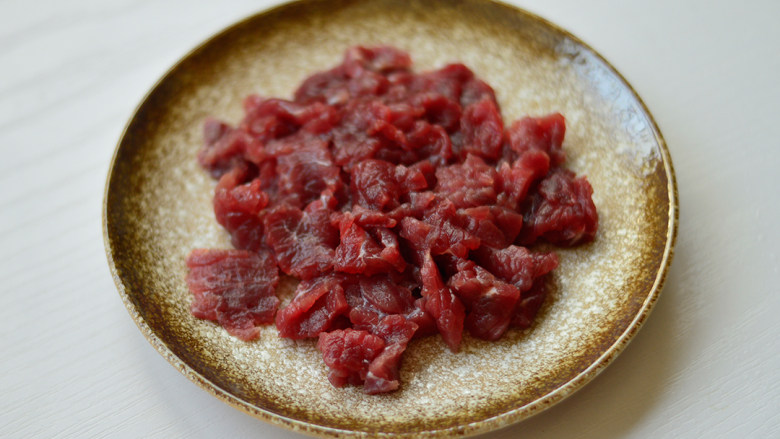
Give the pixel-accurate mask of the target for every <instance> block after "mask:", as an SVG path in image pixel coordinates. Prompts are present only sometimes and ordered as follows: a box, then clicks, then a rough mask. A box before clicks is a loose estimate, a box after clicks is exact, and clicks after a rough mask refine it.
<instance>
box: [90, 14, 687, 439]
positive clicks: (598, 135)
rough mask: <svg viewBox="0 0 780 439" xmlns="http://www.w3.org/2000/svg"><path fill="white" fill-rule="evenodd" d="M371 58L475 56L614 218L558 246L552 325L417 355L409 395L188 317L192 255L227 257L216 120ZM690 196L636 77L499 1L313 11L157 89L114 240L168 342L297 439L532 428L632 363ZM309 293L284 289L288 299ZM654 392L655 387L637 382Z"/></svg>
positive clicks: (111, 215) (243, 40)
mask: <svg viewBox="0 0 780 439" xmlns="http://www.w3.org/2000/svg"><path fill="white" fill-rule="evenodd" d="M354 44H391V45H395V46H398V47H400V48H403V49H406V50H408V51H410V52H411V54H412V56H413V59H414V60H415V66H416V68H418V69H427V68H433V67H438V66H442V65H443V64H444V63H446V62H448V61H462V62H464V63H466V64H467V65H469V66H470V67H472V68H473V69H474V70H475V71H476V72H477V74H478V75H479V76H481V77H483V78H484V79H485V80H487V82H488V83H490V84H492V85H493V86H494V87H495V89H496V92H497V95H498V98H499V102H500V104H501V106H502V109H503V112H504V116H505V118H506V120H507V121H509V120H512V119H515V118H518V117H520V116H522V115H524V114H532V115H541V114H544V113H548V112H551V111H560V112H562V113H563V114H564V115H565V116H566V118H567V122H568V123H567V134H566V140H565V143H564V147H565V149H566V152H567V154H568V157H569V160H568V162H567V166H568V167H569V168H571V169H573V170H574V171H576V172H577V173H580V174H586V175H587V176H588V178H589V180H590V182H591V184H592V185H593V188H594V190H595V194H594V196H593V198H594V201H595V203H596V206H597V208H598V211H599V216H600V229H599V232H598V234H597V237H596V240H595V242H593V243H592V244H590V245H587V246H584V247H580V248H576V249H571V250H561V251H559V254H560V256H561V266H560V268H559V269H558V270H556V271H555V275H554V288H553V294H552V295H551V297H550V298H549V300H548V301H547V302H546V304H545V306H544V308H543V309H542V311H541V313H540V315H539V317H538V318H537V322H536V324H535V325H534V326H533V327H532V328H530V329H528V330H526V331H517V330H513V331H510V332H509V333H508V334H507V335H506V336H505V337H504V338H503V339H502V340H500V341H499V342H495V343H488V342H483V341H479V340H475V339H472V338H469V337H468V336H466V337H465V339H464V343H463V348H462V350H461V352H460V353H457V354H453V353H451V352H449V351H448V350H447V349H446V348H445V346H444V344H443V343H442V341H441V339H440V338H439V337H432V338H428V339H424V340H418V341H415V342H413V343H412V344H411V345H410V347H409V349H408V351H407V353H406V355H405V358H404V363H403V367H402V370H401V377H402V388H401V390H400V391H398V392H395V393H392V394H388V395H379V396H368V395H364V394H363V393H362V392H361V391H360V389H359V388H353V387H347V388H343V389H336V388H334V387H332V386H331V385H330V384H329V383H328V382H327V379H326V367H325V365H324V364H323V362H322V360H321V357H320V355H319V353H318V352H317V350H316V348H315V346H314V342H312V341H303V342H295V341H291V340H282V339H280V338H279V337H278V336H277V332H276V329H275V328H274V327H273V326H269V327H267V328H266V329H264V330H263V331H262V335H261V337H260V339H259V340H257V341H255V342H251V343H246V342H242V341H240V340H238V339H236V338H233V337H231V336H229V335H228V334H227V333H226V332H225V331H224V330H223V329H222V328H220V327H218V326H216V325H214V324H213V323H210V322H206V321H202V320H198V319H195V318H194V317H192V316H191V315H190V313H189V305H190V296H189V293H188V291H187V287H186V285H185V283H184V276H185V273H186V268H185V264H184V260H185V257H186V255H187V253H188V252H189V251H190V250H191V249H193V248H196V247H229V242H228V239H227V235H226V233H225V232H224V231H223V230H222V229H221V228H220V227H219V226H218V225H217V223H216V221H215V220H214V215H213V212H212V209H211V198H212V193H213V187H214V182H213V181H212V180H211V179H210V178H209V177H208V176H207V175H206V173H205V172H203V171H202V170H201V169H200V168H199V167H198V165H197V163H196V159H195V156H196V153H197V150H198V148H199V147H200V144H201V138H200V133H201V125H202V121H203V118H204V117H205V116H207V115H215V116H217V117H220V118H223V119H226V120H229V121H237V120H238V119H239V118H240V116H241V113H242V110H241V105H240V102H241V99H242V98H243V97H244V96H246V95H248V94H250V93H260V94H262V95H267V96H290V95H291V94H292V92H293V90H294V89H295V87H296V85H297V84H299V83H300V82H301V80H302V79H304V78H305V77H306V76H307V75H309V74H311V73H313V72H315V71H318V70H323V69H325V68H329V67H331V66H333V65H335V64H337V63H338V62H339V61H340V57H341V54H342V52H343V51H344V49H345V48H347V47H348V46H351V45H354ZM676 217H677V195H676V189H675V183H674V174H673V170H672V166H671V161H670V159H669V154H668V151H667V149H666V146H665V144H664V141H663V139H662V137H661V134H660V132H659V131H658V128H657V127H656V125H655V123H654V122H653V119H652V117H651V116H650V114H649V112H648V111H647V109H646V108H645V107H644V105H643V104H642V102H641V101H640V99H639V98H638V97H637V95H636V94H635V93H634V91H633V90H632V89H631V87H630V86H629V85H628V84H627V83H626V82H625V81H624V80H623V79H622V78H621V77H620V75H619V74H618V73H617V72H616V71H615V70H614V69H613V68H612V67H610V66H609V64H607V63H606V62H605V61H604V60H603V59H602V58H601V57H600V56H599V55H598V54H596V53H595V52H594V51H593V50H592V49H590V48H589V47H587V46H586V45H584V44H583V43H582V42H580V41H579V40H577V39H576V38H575V37H573V36H572V35H570V34H568V33H567V32H565V31H563V30H561V29H559V28H557V27H555V26H554V25H552V24H550V23H548V22H546V21H544V20H542V19H540V18H538V17H536V16H533V15H530V14H528V13H526V12H524V11H521V10H518V9H515V8H512V7H509V6H505V5H502V4H499V3H493V2H489V1H482V0H461V1H455V0H436V1H423V0H417V1H411V2H398V1H390V0H387V1H385V0H379V1H327V2H326V1H306V0H305V1H301V2H297V3H292V4H288V5H284V6H280V7H278V8H275V9H272V10H270V11H267V12H264V13H261V14H259V15H256V16H253V17H251V18H248V19H246V20H244V21H242V22H240V23H238V24H236V25H234V26H232V27H230V28H229V29H227V30H225V31H224V32H222V33H220V34H219V35H217V36H215V37H214V38H212V39H211V40H209V41H207V42H206V43H205V44H203V45H202V46H200V47H198V48H197V49H196V50H194V51H193V52H192V53H190V54H189V55H187V56H186V57H185V58H184V59H183V60H182V61H181V62H179V63H178V64H177V65H176V66H175V67H173V68H172V69H171V71H170V72H168V74H167V75H166V76H165V77H164V78H163V79H162V80H160V82H159V83H158V84H157V85H156V86H155V87H154V89H153V90H152V91H151V92H150V93H149V95H148V96H147V97H146V98H145V99H144V101H143V102H142V104H141V105H140V106H139V108H138V110H137V111H136V113H135V115H134V116H133V117H132V119H131V120H130V122H129V124H128V126H127V128H126V131H125V133H124V135H123V137H122V139H121V141H120V143H119V146H118V147H117V150H116V153H115V155H114V159H113V164H112V167H111V172H110V174H109V177H108V182H107V187H106V197H105V212H104V233H105V240H106V249H107V253H108V260H109V265H110V268H111V271H112V273H113V276H114V279H115V281H116V284H117V287H118V289H119V293H120V295H121V297H122V299H123V300H124V302H125V305H126V306H127V308H128V310H129V311H130V314H131V316H132V318H133V319H134V320H135V322H136V323H137V324H138V326H139V328H140V329H141V331H142V332H143V334H144V335H145V336H146V337H147V338H148V339H149V341H150V342H151V343H152V345H153V346H154V347H155V348H156V349H157V350H158V351H159V352H160V353H161V354H162V355H163V356H164V357H165V358H166V359H168V361H170V362H171V363H172V364H173V365H174V366H175V367H176V368H177V369H179V370H180V371H181V372H182V373H183V374H185V375H186V376H187V377H189V378H190V379H191V380H192V381H194V382H195V383H197V384H198V385H199V386H201V387H202V388H204V389H205V390H207V391H208V392H210V393H212V394H214V395H215V396H217V397H218V398H220V399H222V400H223V401H225V402H227V403H229V404H231V405H233V406H235V407H237V408H239V409H241V410H243V411H245V412H247V413H249V414H252V415H254V416H256V417H258V418H261V419H264V420H267V421H270V422H273V423H275V424H277V425H281V426H284V427H288V428H291V429H293V430H296V431H300V432H304V433H308V434H314V435H321V436H329V437H353V436H368V435H375V434H377V433H379V434H380V435H383V436H392V437H445V436H466V435H472V434H476V433H480V432H485V431H489V430H493V429H496V428H499V427H502V426H505V425H508V424H510V423H513V422H516V421H519V420H521V419H524V418H526V417H528V416H530V415H532V414H534V413H537V412H539V411H541V410H543V409H545V408H547V407H550V406H552V405H553V404H555V403H557V402H559V401H561V400H562V399H563V398H565V397H566V396H568V395H570V394H571V393H572V392H574V391H575V390H577V389H578V388H580V387H582V386H583V385H584V384H585V383H587V382H588V381H590V380H591V379H592V378H593V377H594V376H596V375H597V374H598V373H599V372H600V371H601V370H602V369H603V368H604V367H606V366H607V365H608V364H609V363H610V362H611V361H612V360H613V359H614V357H615V356H616V355H617V354H618V353H619V352H620V351H621V350H623V348H625V346H626V344H627V343H628V341H629V340H630V339H631V338H632V337H633V335H634V334H635V333H636V331H637V330H638V329H639V327H640V326H641V325H642V323H643V322H644V320H645V319H646V318H647V315H648V313H649V312H650V310H651V308H652V307H653V305H654V303H655V301H656V300H657V298H658V294H659V292H660V289H661V286H662V284H663V281H664V276H665V273H666V270H667V268H668V265H669V263H670V260H671V256H672V248H673V245H674V241H675V233H676V225H677V218H676ZM293 288H294V282H293V281H292V280H289V279H288V280H285V281H284V282H283V283H282V287H281V291H282V295H283V296H285V297H286V299H287V300H289V295H290V292H291V291H292V289H293ZM637 379H641V377H637Z"/></svg>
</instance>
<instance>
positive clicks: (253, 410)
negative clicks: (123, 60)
mask: <svg viewBox="0 0 780 439" xmlns="http://www.w3.org/2000/svg"><path fill="white" fill-rule="evenodd" d="M319 1H323V0H296V1H292V2H287V3H283V4H279V5H277V6H274V7H271V8H269V9H265V10H262V11H260V12H257V13H255V14H252V15H250V16H248V17H246V18H244V19H241V20H239V21H237V22H235V23H233V24H231V25H229V26H228V27H226V28H223V29H221V30H219V31H218V32H217V33H215V34H213V35H212V36H211V37H209V38H208V39H206V40H205V41H203V42H201V43H200V44H198V45H197V46H196V47H195V48H194V49H192V50H190V51H189V52H188V53H187V54H186V55H184V56H183V57H181V58H180V59H179V60H178V61H177V62H176V63H175V64H174V65H173V66H171V67H170V68H169V69H168V70H167V71H166V72H165V74H164V75H163V76H162V77H161V78H160V79H158V80H157V81H156V82H155V84H154V85H153V86H152V88H151V89H149V91H148V92H147V93H146V94H145V95H144V97H143V98H142V99H141V101H140V103H139V104H138V105H137V106H136V107H135V109H134V110H133V113H132V116H131V117H130V119H128V121H127V123H126V124H125V126H124V128H123V130H122V134H121V135H120V138H119V141H118V142H117V146H116V148H115V149H114V154H113V156H112V157H111V162H110V166H109V171H108V176H107V178H106V184H105V190H104V195H103V201H102V203H103V208H102V227H103V242H104V246H105V251H106V257H107V259H108V266H109V270H110V271H111V277H112V278H113V280H114V283H115V284H116V287H117V290H118V292H119V295H120V296H121V298H122V302H123V303H124V305H125V307H126V308H127V311H128V313H129V314H130V317H131V318H132V319H133V321H134V322H135V324H136V325H137V326H138V329H140V330H141V333H142V334H143V335H144V337H145V338H146V339H147V340H148V341H149V343H150V344H151V345H152V346H153V347H154V348H155V349H156V350H157V352H159V353H160V354H161V355H162V356H163V357H164V358H165V359H166V360H167V361H168V362H169V363H170V364H171V365H173V366H174V367H175V368H176V369H177V370H178V371H179V372H181V373H182V374H183V375H184V376H186V377H187V378H188V379H189V380H191V381H193V382H194V383H195V384H197V385H198V386H199V387H201V388H202V389H204V390H206V391H207V392H208V393H210V394H212V395H214V396H215V397H217V398H219V399H220V400H222V401H223V402H225V403H227V404H228V405H230V406H232V407H234V408H237V409H239V410H241V411H243V412H245V413H247V414H249V415H252V416H254V417H256V418H259V419H261V420H264V421H267V422H270V423H271V424H274V425H277V426H281V427H284V428H287V429H290V430H292V431H295V432H298V433H304V434H308V435H314V436H328V437H335V438H345V437H367V436H373V437H393V438H402V437H403V438H405V437H428V438H434V437H436V438H440V437H450V436H453V435H457V436H461V437H464V436H472V435H476V434H480V433H486V432H489V431H493V430H496V429H499V428H502V427H506V426H509V425H511V424H514V423H516V422H519V421H521V420H523V419H527V418H529V417H531V416H533V415H535V414H537V413H540V412H542V411H543V410H546V409H548V408H550V407H552V406H554V405H555V404H557V403H559V402H561V401H563V400H564V399H566V398H567V397H568V396H570V395H572V394H573V393H574V392H575V391H577V390H579V389H580V388H582V387H583V386H584V385H585V384H587V383H588V382H590V381H591V380H592V379H594V378H595V377H596V376H597V375H598V374H600V373H601V372H602V371H603V370H604V369H605V368H606V367H607V366H608V365H610V364H611V363H612V361H614V359H615V358H616V357H617V356H618V354H620V353H621V352H622V351H623V350H624V349H625V348H626V346H628V343H629V342H630V341H631V339H632V338H633V337H634V336H635V335H636V333H637V332H638V331H639V329H640V328H641V327H642V325H643V324H644V322H645V321H646V320H647V316H648V315H649V314H650V312H651V311H652V309H653V307H654V306H655V303H656V302H657V301H658V298H659V296H660V292H661V290H662V289H663V285H664V282H665V280H666V275H667V272H668V270H669V266H670V265H671V262H672V258H673V255H674V246H675V243H676V241H677V228H678V222H679V205H678V203H679V201H678V200H679V197H678V193H677V181H676V178H675V173H674V167H673V165H672V159H671V155H670V154H669V150H668V147H667V145H666V141H665V140H664V138H663V135H662V134H661V131H660V129H659V128H658V124H657V123H656V121H655V119H654V118H653V116H652V114H651V113H650V111H649V109H648V108H647V105H646V104H645V103H644V101H643V100H642V98H641V97H640V96H639V94H638V93H637V92H636V90H634V88H633V87H632V86H631V84H630V83H629V82H628V81H627V80H626V79H625V78H624V77H623V75H622V74H620V72H618V71H617V69H615V68H614V67H613V66H612V64H610V63H609V62H608V61H607V60H606V59H605V58H604V57H603V56H602V55H601V54H599V53H598V52H597V51H596V50H594V49H593V48H592V47H591V46H590V45H588V44H587V43H585V42H584V41H582V40H581V39H579V38H578V37H576V36H574V35H573V34H572V33H570V32H569V31H567V30H565V29H563V28H561V27H560V26H558V25H556V24H555V23H552V22H551V21H548V20H547V19H545V18H542V17H540V16H538V15H536V14H534V13H532V12H529V11H527V10H525V9H522V8H520V7H517V6H514V5H510V4H506V3H504V2H501V1H496V0H475V1H481V2H484V3H492V4H495V5H498V6H499V7H503V8H506V9H508V12H511V13H514V14H522V15H525V16H526V17H528V18H529V19H530V20H532V21H536V22H539V23H541V24H542V25H544V26H546V27H549V28H551V29H553V30H554V31H556V32H559V33H561V34H562V35H565V36H566V37H567V38H569V39H571V40H572V41H574V42H575V43H577V44H579V45H581V46H582V47H584V48H585V49H587V50H588V51H590V52H591V53H592V54H593V55H594V56H595V57H596V58H597V59H598V60H599V61H601V62H603V63H604V65H605V66H606V67H607V68H608V69H609V71H610V72H611V73H612V74H614V75H615V76H616V77H617V78H618V79H619V80H620V82H621V83H622V84H623V85H624V86H625V87H626V88H627V89H628V90H629V91H630V92H631V94H632V95H633V97H634V98H636V100H637V102H638V103H639V104H640V106H641V109H642V111H643V113H644V115H645V116H646V117H647V119H648V120H649V121H650V123H651V125H652V128H653V134H654V136H655V140H656V142H657V144H658V146H659V152H660V153H661V160H662V162H663V165H664V170H665V175H666V179H667V193H668V196H669V210H668V223H667V237H666V246H665V248H664V252H663V256H662V258H661V261H660V266H659V270H658V273H657V275H656V278H655V281H654V283H653V286H652V288H651V290H650V292H649V294H648V296H647V298H646V299H645V301H644V302H643V304H642V307H641V308H640V309H639V311H638V313H637V314H636V316H635V317H634V319H633V320H632V321H631V323H629V325H628V326H627V328H626V330H625V331H624V332H623V333H622V334H621V335H620V337H618V338H617V340H616V341H615V343H613V344H612V345H611V346H610V347H609V348H608V349H607V350H606V351H605V352H604V353H603V354H602V355H601V356H600V357H599V358H598V359H596V360H595V361H594V362H593V363H592V364H591V365H590V366H589V367H588V368H586V369H585V370H583V371H582V372H580V373H579V374H578V375H577V376H575V377H574V378H573V379H571V380H570V381H568V382H567V383H565V384H564V385H562V386H561V387H558V388H557V389H555V390H553V391H552V392H550V393H548V394H547V395H545V396H543V397H541V398H539V399H537V400H535V401H533V402H530V403H528V404H526V405H523V406H520V407H515V408H513V409H511V410H508V411H507V412H505V413H502V414H500V415H497V416H493V417H490V418H486V419H483V420H480V421H476V422H471V423H469V424H465V425H461V426H456V427H450V428H445V429H439V430H425V431H417V432H405V433H378V434H377V433H370V432H366V431H356V430H342V429H336V428H331V427H326V426H322V425H317V424H312V423H308V422H304V421H299V420H297V419H292V418H288V417H285V416H282V415H279V414H276V413H272V412H269V411H267V410H264V409H262V408H260V407H257V406H254V405H252V404H249V403H247V402H245V401H243V400H241V399H238V398H236V397H235V396H233V395H232V394H230V393H229V392H226V391H225V390H223V389H221V388H220V387H218V386H217V385H215V384H214V383H212V382H211V381H209V380H208V379H206V378H205V377H203V376H202V375H201V374H199V373H198V372H197V371H195V370H193V369H192V368H191V367H190V366H189V365H187V364H186V363H184V362H183V361H182V360H181V359H180V358H179V357H177V356H176V355H175V354H174V353H173V351H171V349H170V348H169V347H168V346H167V345H166V344H165V342H163V341H162V340H161V339H160V338H159V337H158V336H157V335H156V334H155V333H154V331H153V330H152V329H151V328H150V327H149V325H148V324H147V323H146V322H145V321H144V319H143V318H142V317H141V315H140V313H139V312H138V310H137V309H136V307H135V305H134V304H133V302H132V300H130V297H129V296H128V295H127V292H126V291H125V286H124V283H123V281H122V279H121V277H120V276H119V273H118V271H117V268H116V264H115V263H114V257H113V240H112V238H111V236H110V235H109V233H108V205H109V203H108V197H109V187H110V186H111V182H112V180H113V177H114V169H115V168H116V160H117V157H118V156H119V151H120V148H121V147H122V143H123V141H124V139H125V137H126V135H127V132H128V129H129V127H130V126H131V125H132V124H133V122H134V121H135V119H136V118H137V117H138V114H139V113H140V110H141V109H142V108H143V107H144V106H145V105H146V104H147V102H148V101H149V98H150V97H151V96H152V95H153V94H154V93H155V92H156V91H157V89H158V88H159V87H160V86H161V85H162V84H163V83H165V82H166V81H167V80H168V79H169V78H170V77H171V76H172V75H173V74H174V73H175V72H176V70H177V69H178V68H179V67H180V66H181V65H182V64H183V63H184V62H185V61H186V60H188V59H190V58H191V57H193V56H195V55H197V54H198V53H199V52H200V51H201V50H203V49H204V48H205V47H206V46H208V45H209V44H211V43H212V41H214V40H216V39H217V38H219V37H220V36H221V35H223V34H224V33H227V32H229V31H231V30H233V29H235V28H237V27H239V26H242V25H244V24H245V23H247V22H250V21H253V20H255V19H258V18H259V17H261V16H263V15H268V14H272V13H277V12H279V11H282V10H283V9H286V8H289V7H292V6H293V5H298V4H301V3H308V2H319Z"/></svg>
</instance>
